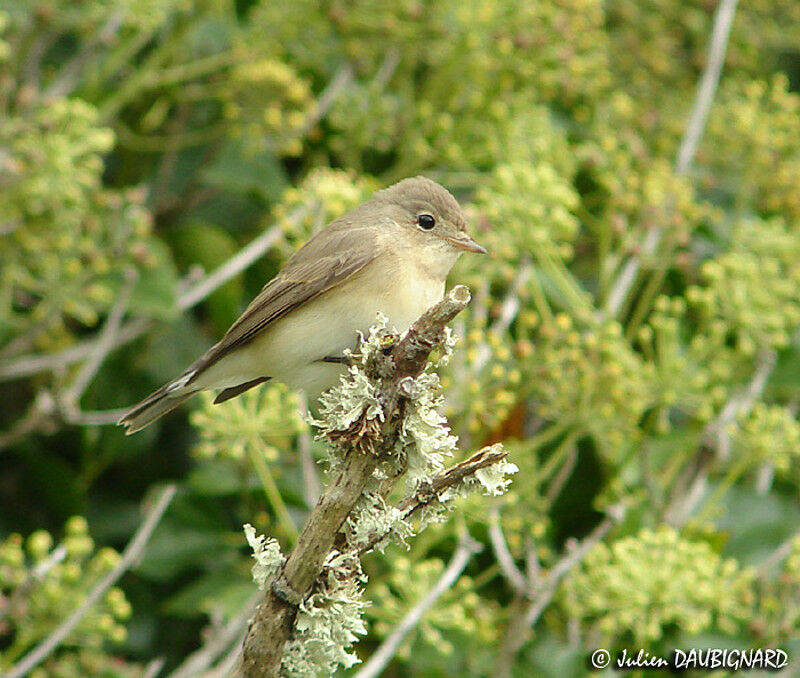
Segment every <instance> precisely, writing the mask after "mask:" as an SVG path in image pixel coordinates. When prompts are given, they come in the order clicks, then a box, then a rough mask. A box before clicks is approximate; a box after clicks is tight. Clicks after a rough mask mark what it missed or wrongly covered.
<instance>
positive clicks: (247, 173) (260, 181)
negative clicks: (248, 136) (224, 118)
mask: <svg viewBox="0 0 800 678" xmlns="http://www.w3.org/2000/svg"><path fill="white" fill-rule="evenodd" d="M201 177H202V179H203V181H204V182H205V183H206V184H208V185H210V186H214V187H215V188H219V189H222V190H223V191H229V192H231V193H239V194H255V195H257V196H259V197H261V198H262V199H263V200H265V201H267V202H275V201H277V200H279V199H280V197H281V195H282V193H283V191H284V190H285V189H286V188H287V186H288V185H289V184H288V181H287V179H286V174H285V173H284V171H283V168H282V167H281V165H280V163H279V162H278V159H277V158H276V157H275V155H273V154H272V153H271V152H270V151H257V150H254V149H253V148H252V147H249V146H248V145H247V144H246V143H245V141H244V140H243V139H231V140H229V141H228V142H227V143H226V144H225V145H224V146H223V147H222V150H221V151H220V153H219V155H218V156H217V157H216V160H215V162H214V163H212V164H211V165H209V166H208V167H207V168H205V169H204V170H203V171H202V173H201Z"/></svg>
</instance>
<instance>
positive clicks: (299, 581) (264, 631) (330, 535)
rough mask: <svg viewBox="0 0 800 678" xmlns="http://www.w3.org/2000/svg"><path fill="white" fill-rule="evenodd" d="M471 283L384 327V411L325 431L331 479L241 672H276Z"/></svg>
mask: <svg viewBox="0 0 800 678" xmlns="http://www.w3.org/2000/svg"><path fill="white" fill-rule="evenodd" d="M469 299H470V295H469V291H468V290H467V288H466V287H463V286H458V287H455V288H454V289H453V290H452V291H451V292H450V294H449V295H448V296H447V297H445V299H443V300H442V301H441V302H439V303H438V304H437V305H436V306H434V307H432V308H431V309H429V310H428V311H427V312H426V313H425V314H424V315H422V317H420V318H419V319H418V320H417V321H416V322H415V323H414V325H413V326H412V327H411V328H410V329H409V331H408V332H407V333H406V334H405V336H404V337H403V338H402V339H400V338H399V337H398V336H397V335H396V334H394V333H391V332H388V331H387V332H385V333H384V334H383V336H382V337H381V339H380V341H381V343H382V346H383V349H382V350H381V351H379V352H377V353H376V354H374V355H373V356H372V357H371V359H370V360H369V364H368V365H366V371H367V375H368V377H369V378H370V379H371V381H372V382H373V383H374V384H375V386H376V388H375V396H376V400H377V402H378V407H379V411H378V412H375V411H367V410H366V409H364V410H362V411H361V413H360V414H359V415H358V416H357V417H356V418H355V420H354V421H350V422H347V426H346V427H345V428H343V429H341V430H327V431H326V435H327V436H328V438H329V439H330V440H331V441H332V442H333V443H334V444H335V445H336V446H337V447H339V448H340V450H341V451H342V453H343V454H342V456H341V461H340V462H339V463H338V464H337V466H336V468H335V469H334V475H333V479H332V480H331V483H330V484H329V485H328V487H327V488H326V489H325V490H324V491H323V493H322V495H321V496H320V498H319V500H318V502H317V505H316V507H315V508H314V510H313V511H312V512H311V515H310V516H309V518H308V520H307V522H306V525H305V527H304V528H303V530H302V532H301V534H300V536H299V537H298V540H297V543H296V544H295V546H294V548H293V549H292V551H291V553H290V554H289V556H288V557H287V559H286V562H285V563H284V564H283V566H282V567H281V568H280V570H279V572H278V573H277V575H276V576H275V577H274V578H273V579H272V581H271V584H270V585H269V586H268V589H267V591H266V594H265V596H264V599H263V601H262V602H261V603H260V604H259V606H258V608H257V609H256V613H255V616H254V617H253V620H252V622H251V624H250V628H249V629H248V632H247V636H246V638H245V642H244V647H243V652H242V658H241V662H240V664H239V667H238V672H237V673H238V675H241V676H247V677H248V678H250V677H254V676H259V677H261V676H276V675H278V672H279V670H280V663H281V658H282V656H283V653H284V646H285V644H286V641H287V640H288V639H289V636H290V635H291V633H292V631H293V629H294V625H295V620H296V616H297V612H298V606H299V605H300V604H301V603H302V602H303V601H304V600H305V598H306V597H307V596H308V595H309V594H310V593H311V590H312V586H313V585H314V583H315V581H316V580H317V578H318V577H319V576H320V573H321V572H322V570H323V565H324V563H325V561H326V559H327V558H328V557H329V555H330V554H331V551H332V550H333V547H334V542H335V540H336V538H337V535H338V534H339V532H340V530H341V529H342V527H343V526H344V524H345V521H346V520H347V518H348V516H349V515H350V514H351V512H352V511H353V509H354V508H355V506H356V504H357V502H358V501H359V499H361V497H362V495H363V493H364V490H365V488H366V486H367V483H368V481H369V480H370V478H371V477H372V475H373V473H374V472H375V470H376V469H377V468H378V466H379V465H380V464H381V463H382V462H384V461H385V459H386V455H387V453H388V452H389V451H390V450H391V449H392V447H393V445H394V443H395V440H396V438H397V436H398V434H399V429H400V426H401V424H402V421H403V409H404V399H405V398H406V395H405V393H404V384H405V380H406V379H407V378H408V377H416V376H418V375H419V374H420V373H421V372H422V371H423V369H424V368H425V365H426V363H427V360H428V357H429V356H430V353H431V351H433V350H434V349H435V348H436V347H437V346H438V345H439V344H440V343H441V342H442V340H443V339H444V337H445V328H446V326H447V324H448V323H449V322H450V321H451V320H452V319H453V318H455V316H456V315H457V314H458V313H459V312H460V311H462V310H463V309H464V308H465V307H466V305H467V303H468V302H469Z"/></svg>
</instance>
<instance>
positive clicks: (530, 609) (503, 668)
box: [496, 504, 627, 678]
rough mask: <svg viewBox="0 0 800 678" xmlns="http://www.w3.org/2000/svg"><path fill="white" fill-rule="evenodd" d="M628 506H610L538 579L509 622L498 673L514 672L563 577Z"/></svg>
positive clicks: (500, 655)
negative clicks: (601, 518) (516, 658)
mask: <svg viewBox="0 0 800 678" xmlns="http://www.w3.org/2000/svg"><path fill="white" fill-rule="evenodd" d="M626 510H627V509H626V507H625V506H624V505H623V504H617V505H615V506H612V507H609V509H608V511H607V512H606V517H605V518H604V519H603V520H602V522H601V523H600V524H599V525H597V527H595V528H594V530H592V531H591V533H589V535H588V536H587V537H585V538H584V539H583V540H581V541H580V542H577V543H573V544H572V546H571V547H569V546H568V548H567V552H566V553H565V554H564V555H563V556H561V558H560V559H559V561H558V562H557V563H556V564H555V565H554V566H553V568H552V569H551V570H550V571H549V572H548V574H547V576H546V577H544V579H543V580H539V581H538V586H537V587H536V588H535V589H534V590H531V591H529V598H530V599H529V600H528V602H527V603H526V604H525V605H524V606H522V607H521V608H520V609H519V612H518V615H517V616H516V618H515V619H512V620H511V621H510V622H509V624H508V631H507V633H506V637H505V640H504V641H503V646H502V647H501V648H500V652H499V655H498V661H497V667H496V674H497V675H498V676H500V677H501V678H503V677H506V676H510V675H511V666H512V665H513V663H514V658H515V657H516V656H517V653H518V652H519V651H520V650H521V649H522V646H523V645H524V644H525V641H526V640H527V637H528V632H529V629H530V627H532V626H533V625H534V624H535V623H536V622H537V620H538V619H539V617H540V616H541V614H542V612H544V610H545V608H546V607H547V606H548V605H549V604H550V601H551V600H552V599H553V596H554V595H555V593H556V590H557V589H558V585H559V583H560V582H561V580H562V579H563V578H564V577H565V576H566V575H567V573H568V572H569V571H570V570H571V569H572V568H573V567H575V565H577V564H578V563H579V562H580V561H581V560H583V559H584V558H585V557H586V554H587V553H589V551H590V550H591V549H592V548H593V547H594V546H595V545H596V544H598V543H599V542H600V541H601V540H602V539H603V538H604V537H605V536H606V535H607V534H608V532H609V531H610V530H611V528H612V527H613V526H614V525H616V524H617V523H619V522H621V521H622V519H623V518H624V517H625V513H626Z"/></svg>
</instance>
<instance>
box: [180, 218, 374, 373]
mask: <svg viewBox="0 0 800 678" xmlns="http://www.w3.org/2000/svg"><path fill="white" fill-rule="evenodd" d="M348 216H352V213H351V215H348ZM380 246H381V239H380V238H379V237H378V233H377V232H376V229H375V228H369V227H361V228H359V227H354V226H353V225H352V222H350V220H349V219H340V220H337V221H334V222H333V223H332V224H330V225H329V226H328V227H327V228H325V229H324V230H322V231H320V232H319V233H318V234H317V235H316V236H314V237H313V238H312V239H311V240H309V241H308V242H307V243H306V244H305V245H303V247H301V248H300V249H299V250H298V251H297V252H295V254H294V255H293V256H292V257H291V258H290V259H289V260H288V261H287V262H286V264H285V265H284V267H283V269H281V272H280V273H278V275H277V276H276V277H275V278H273V279H272V280H270V281H269V282H268V283H267V284H266V285H265V286H264V287H263V289H262V290H261V292H260V293H259V294H258V296H257V297H256V298H255V299H253V301H251V302H250V304H249V305H248V307H247V308H246V309H245V311H244V313H242V315H241V317H240V318H239V319H238V320H237V321H236V322H235V323H234V324H233V325H232V326H231V328H230V329H229V330H228V331H227V332H226V333H225V336H224V337H223V338H222V339H221V340H220V341H219V342H218V343H217V344H215V345H214V346H212V347H211V348H210V349H209V350H208V351H207V352H206V354H205V355H204V356H202V357H201V358H200V359H199V360H198V361H197V362H195V363H194V364H193V365H192V366H191V367H190V368H189V370H187V372H192V371H193V372H194V374H193V375H192V377H191V379H190V380H189V383H191V381H193V380H194V379H195V378H196V377H197V375H198V374H200V373H201V372H202V371H203V370H204V369H206V368H207V367H208V366H209V365H211V364H213V363H215V362H216V361H217V360H219V359H220V358H222V357H223V356H225V355H226V354H227V353H229V352H230V351H232V350H234V349H236V348H237V347H239V346H242V345H243V344H246V343H247V342H249V341H252V340H253V339H254V338H255V337H256V336H257V335H258V334H260V333H261V332H263V331H264V330H265V329H266V328H267V327H269V326H270V325H271V324H272V323H274V322H275V321H276V320H279V319H280V318H282V317H283V316H285V315H286V314H287V313H289V312H291V311H292V310H294V309H296V308H298V307H299V306H302V305H303V304H305V303H306V302H308V301H311V300H312V299H315V298H316V297H318V296H319V295H321V294H323V293H324V292H327V291H328V290H330V289H333V288H334V287H336V286H337V285H339V284H341V283H342V282H344V281H345V280H347V279H348V278H350V277H351V276H352V275H354V274H355V273H357V272H358V271H361V270H362V269H363V268H364V267H366V266H367V265H368V264H369V263H370V262H372V261H373V260H374V259H375V257H376V256H378V254H379V250H380V248H381V247H380ZM265 376H267V375H265Z"/></svg>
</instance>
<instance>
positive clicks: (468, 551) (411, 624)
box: [353, 532, 481, 678]
mask: <svg viewBox="0 0 800 678" xmlns="http://www.w3.org/2000/svg"><path fill="white" fill-rule="evenodd" d="M480 550H481V546H480V544H478V542H476V541H475V540H474V539H472V537H470V536H469V534H468V533H466V532H464V533H463V534H462V535H461V539H460V540H459V542H458V548H457V549H456V551H455V553H454V554H453V557H452V558H451V559H450V562H449V563H448V565H447V567H446V568H445V570H444V572H442V574H441V575H440V577H439V579H437V580H436V583H435V584H434V585H433V587H432V588H431V590H430V591H428V593H426V594H425V597H424V598H423V599H422V600H420V601H419V602H418V603H417V604H416V605H414V607H412V608H411V609H410V610H409V611H408V613H407V614H406V616H405V617H403V619H401V620H400V623H399V624H398V625H397V626H396V627H395V628H394V630H393V631H392V632H391V633H390V634H389V636H387V637H386V639H384V641H383V642H382V643H381V644H380V646H379V647H378V649H377V650H375V652H374V653H373V654H372V656H371V657H370V659H369V661H368V662H367V663H366V664H364V666H363V667H362V668H361V669H360V670H359V671H358V672H357V673H356V674H355V676H354V677H353V678H375V676H379V675H380V674H381V672H382V671H383V670H384V669H385V668H386V666H387V664H388V663H389V662H390V661H391V660H392V658H393V657H394V656H395V654H397V650H398V649H399V647H400V645H401V644H402V642H403V640H404V639H405V637H406V636H407V635H408V634H409V632H410V631H411V630H412V629H414V628H415V627H416V626H417V625H418V624H419V623H420V621H422V617H423V616H425V613H426V612H427V611H428V610H430V609H431V608H432V607H433V606H434V604H435V603H436V601H437V600H439V598H441V597H442V595H443V594H444V593H445V592H447V591H448V590H449V589H450V588H452V586H453V584H454V583H455V581H456V579H458V577H459V576H460V575H461V573H462V572H463V571H464V568H465V567H466V566H467V563H468V562H469V559H470V558H471V557H472V556H473V554H475V553H478V552H479V551H480Z"/></svg>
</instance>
